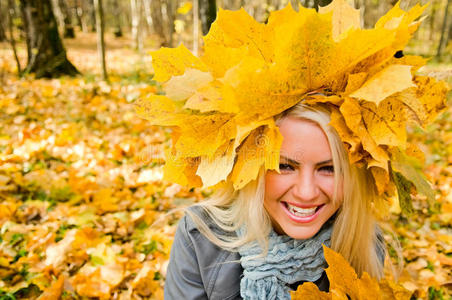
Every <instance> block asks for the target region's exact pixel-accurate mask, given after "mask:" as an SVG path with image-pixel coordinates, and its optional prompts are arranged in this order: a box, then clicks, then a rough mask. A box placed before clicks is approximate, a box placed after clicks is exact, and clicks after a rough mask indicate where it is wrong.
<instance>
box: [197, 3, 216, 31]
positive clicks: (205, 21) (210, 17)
mask: <svg viewBox="0 0 452 300" xmlns="http://www.w3.org/2000/svg"><path fill="white" fill-rule="evenodd" d="M199 16H200V18H201V28H202V34H204V35H206V34H207V33H208V32H209V29H210V25H212V23H213V21H215V18H216V17H217V6H216V2H215V0H199Z"/></svg>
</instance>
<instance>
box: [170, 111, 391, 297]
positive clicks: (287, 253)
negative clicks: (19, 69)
mask: <svg viewBox="0 0 452 300" xmlns="http://www.w3.org/2000/svg"><path fill="white" fill-rule="evenodd" d="M329 122H330V118H329V112H328V111H327V110H326V109H324V108H323V107H321V106H307V105H303V104H301V103H300V104H298V105H296V106H295V107H294V108H292V109H290V110H289V111H287V112H285V113H283V114H282V115H280V116H278V117H277V120H276V123H277V124H278V127H279V130H280V132H281V134H282V136H283V142H282V146H281V150H280V164H279V169H280V172H279V173H278V172H276V171H267V172H266V173H263V172H262V173H261V174H260V176H259V178H258V179H257V180H256V181H254V182H251V183H250V184H248V185H247V186H246V187H245V188H243V189H242V190H239V191H237V192H234V190H233V189H232V188H231V187H229V188H225V189H224V190H222V191H220V192H219V193H218V194H217V195H215V196H213V197H211V199H210V200H207V201H205V202H202V203H200V204H198V205H197V206H195V207H193V208H192V209H189V210H188V211H187V212H188V215H186V216H185V217H184V218H183V219H182V220H181V222H180V223H179V227H178V230H177V233H176V237H175V240H174V244H173V248H172V250H171V259H170V264H169V267H168V273H167V279H166V284H165V299H182V297H183V298H185V299H235V298H238V297H239V296H241V297H244V298H247V299H264V298H263V295H265V297H267V298H266V299H286V298H287V299H288V297H289V293H288V291H289V290H290V289H296V287H297V286H298V284H300V283H302V282H304V281H313V282H315V283H316V284H317V285H318V286H319V288H320V289H322V290H324V291H326V290H328V279H327V278H326V276H325V273H324V271H323V268H325V267H326V263H325V261H324V258H323V253H322V243H323V244H325V245H327V246H330V247H331V248H332V249H334V250H335V251H337V252H339V253H341V254H342V255H343V256H344V257H345V258H346V259H347V260H348V261H349V262H350V263H351V265H352V266H353V267H354V268H355V269H356V270H357V271H358V272H359V273H362V272H363V271H366V272H368V273H369V274H371V275H373V276H375V277H380V276H381V275H382V269H383V261H384V256H385V254H384V253H385V250H384V243H383V241H382V239H381V235H380V234H379V233H378V229H377V227H376V223H375V220H374V218H373V216H372V212H371V202H372V201H373V200H375V198H377V196H376V189H375V186H374V185H373V183H372V181H371V180H370V179H369V178H368V177H369V176H370V174H368V173H369V172H367V171H365V170H363V169H359V168H357V167H356V166H353V165H352V166H351V165H350V164H349V162H348V157H347V152H346V150H345V149H344V147H343V145H342V141H341V140H340V138H339V136H338V134H337V133H336V131H335V130H334V128H332V127H331V126H329V125H328V124H329ZM269 240H270V247H268V245H269ZM256 241H257V243H255V242H256ZM250 243H251V244H252V245H253V247H254V248H251V249H250V248H247V247H246V246H247V245H249V244H250ZM256 256H257V258H256ZM259 256H260V257H259ZM240 260H241V263H242V265H243V266H244V270H243V269H242V266H241V265H240V264H239V261H240Z"/></svg>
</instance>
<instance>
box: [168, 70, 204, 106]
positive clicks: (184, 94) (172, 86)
mask: <svg viewBox="0 0 452 300" xmlns="http://www.w3.org/2000/svg"><path fill="white" fill-rule="evenodd" d="M212 80H213V77H212V75H211V74H210V73H209V72H203V71H200V70H197V69H186V71H185V73H184V74H183V75H179V76H173V77H171V79H170V80H168V81H167V82H165V84H164V85H163V91H164V92H165V94H166V96H167V97H168V98H170V99H172V100H175V101H180V100H185V99H187V98H189V97H191V96H192V95H193V94H194V93H195V92H196V90H197V89H198V88H200V87H203V86H205V85H207V84H208V83H209V82H211V81H212Z"/></svg>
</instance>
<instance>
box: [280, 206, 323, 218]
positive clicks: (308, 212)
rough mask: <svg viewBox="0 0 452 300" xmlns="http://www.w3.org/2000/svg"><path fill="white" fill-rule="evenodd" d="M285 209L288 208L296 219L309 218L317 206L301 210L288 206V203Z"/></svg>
mask: <svg viewBox="0 0 452 300" xmlns="http://www.w3.org/2000/svg"><path fill="white" fill-rule="evenodd" d="M286 203H287V202H286ZM287 207H288V208H289V211H290V212H291V213H293V214H294V215H296V216H298V217H308V216H311V215H313V214H314V213H315V210H316V209H317V206H316V207H311V208H301V207H297V206H293V205H290V204H289V203H287Z"/></svg>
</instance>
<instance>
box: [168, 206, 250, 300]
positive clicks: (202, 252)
mask: <svg viewBox="0 0 452 300" xmlns="http://www.w3.org/2000/svg"><path fill="white" fill-rule="evenodd" d="M188 210H189V212H188V213H186V214H185V215H184V216H183V217H182V218H181V220H180V221H179V224H178V229H177V232H176V236H175V242H174V244H173V247H177V248H178V249H174V252H173V257H172V261H170V264H173V265H179V266H182V265H183V264H185V263H186V261H187V260H194V262H193V263H194V264H195V265H196V266H197V267H196V268H195V269H196V270H198V271H197V272H199V273H198V275H197V276H199V278H201V280H202V284H203V285H204V290H205V292H206V294H207V296H208V298H209V299H232V298H234V299H235V296H236V295H238V293H239V286H240V276H241V274H242V272H243V269H242V267H241V265H240V255H239V254H238V253H237V252H231V251H228V250H225V249H222V248H220V247H218V246H217V245H215V244H214V243H212V242H211V241H210V240H209V239H208V238H207V237H205V236H204V235H203V234H202V233H201V231H200V230H199V228H198V224H197V223H196V222H195V221H194V220H193V218H192V216H193V214H196V216H198V217H200V218H202V219H203V220H204V221H205V223H206V225H207V226H209V228H210V229H211V230H214V229H215V230H220V229H219V228H218V226H216V225H215V223H214V222H213V220H211V218H208V215H207V213H206V212H205V211H204V210H203V208H202V207H199V206H192V207H190V208H188ZM181 243H182V244H181ZM175 245H176V246H175ZM179 247H182V248H185V249H187V252H188V253H191V254H190V255H188V256H184V257H182V256H180V257H179V255H177V253H179V252H182V251H181V250H182V249H180V248H179ZM172 251H173V250H172ZM225 288H226V289H225ZM231 296H232V298H230V297H231Z"/></svg>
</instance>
